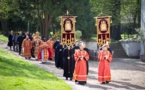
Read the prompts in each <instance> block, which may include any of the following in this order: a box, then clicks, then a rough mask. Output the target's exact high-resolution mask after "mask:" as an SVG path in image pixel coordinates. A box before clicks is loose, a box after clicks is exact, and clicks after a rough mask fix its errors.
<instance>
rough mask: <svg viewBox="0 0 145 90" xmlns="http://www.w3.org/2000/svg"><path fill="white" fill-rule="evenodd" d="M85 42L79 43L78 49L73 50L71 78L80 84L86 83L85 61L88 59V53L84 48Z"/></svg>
mask: <svg viewBox="0 0 145 90" xmlns="http://www.w3.org/2000/svg"><path fill="white" fill-rule="evenodd" d="M84 48H85V44H84V43H83V42H82V43H81V44H80V50H79V51H77V52H75V54H74V58H75V61H76V63H75V69H74V75H73V79H74V80H75V82H78V83H79V84H81V85H84V84H86V83H87V61H88V60H89V54H88V53H87V52H86V51H85V50H84Z"/></svg>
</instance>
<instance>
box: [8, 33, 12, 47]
mask: <svg viewBox="0 0 145 90" xmlns="http://www.w3.org/2000/svg"><path fill="white" fill-rule="evenodd" d="M12 45H13V31H11V33H10V34H9V36H8V46H9V47H10V50H11V47H12Z"/></svg>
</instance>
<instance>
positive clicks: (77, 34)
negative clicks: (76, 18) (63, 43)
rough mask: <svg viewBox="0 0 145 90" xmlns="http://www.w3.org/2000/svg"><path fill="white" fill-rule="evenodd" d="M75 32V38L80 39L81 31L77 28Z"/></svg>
mask: <svg viewBox="0 0 145 90" xmlns="http://www.w3.org/2000/svg"><path fill="white" fill-rule="evenodd" d="M75 33H76V39H77V40H80V39H81V36H82V32H81V31H80V30H77V31H76V32H75Z"/></svg>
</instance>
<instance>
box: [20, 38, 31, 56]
mask: <svg viewBox="0 0 145 90" xmlns="http://www.w3.org/2000/svg"><path fill="white" fill-rule="evenodd" d="M22 47H23V48H24V53H23V56H24V57H31V47H32V42H31V40H30V39H24V40H23V43H22Z"/></svg>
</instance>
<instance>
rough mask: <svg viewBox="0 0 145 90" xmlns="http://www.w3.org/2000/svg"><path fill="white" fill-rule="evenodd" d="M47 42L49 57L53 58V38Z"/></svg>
mask: <svg viewBox="0 0 145 90" xmlns="http://www.w3.org/2000/svg"><path fill="white" fill-rule="evenodd" d="M47 44H48V45H49V48H48V51H49V52H50V55H49V58H53V57H54V48H53V45H54V41H53V40H48V41H47Z"/></svg>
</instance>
